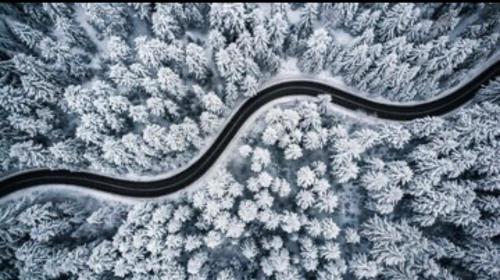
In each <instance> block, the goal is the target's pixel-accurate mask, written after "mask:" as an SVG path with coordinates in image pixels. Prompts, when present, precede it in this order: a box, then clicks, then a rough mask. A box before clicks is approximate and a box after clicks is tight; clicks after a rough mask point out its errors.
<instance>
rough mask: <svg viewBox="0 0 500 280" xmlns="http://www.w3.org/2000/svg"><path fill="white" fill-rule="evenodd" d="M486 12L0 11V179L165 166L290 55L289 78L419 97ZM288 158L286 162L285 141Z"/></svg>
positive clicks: (484, 46)
mask: <svg viewBox="0 0 500 280" xmlns="http://www.w3.org/2000/svg"><path fill="white" fill-rule="evenodd" d="M499 10H500V9H499V8H498V5H496V4H479V5H476V4H376V5H371V4H356V3H352V4H345V3H336V4H331V3H324V4H317V3H308V4H284V3H280V4H241V3H240V4H222V3H214V4H200V3H185V4H179V3H177V4H175V3H174V4H120V3H112V4H107V3H100V4H2V5H1V6H0V14H1V15H2V20H1V21H0V33H1V34H0V92H1V94H0V105H1V106H0V117H1V118H0V127H1V132H2V133H1V137H0V154H1V155H2V157H0V161H1V165H0V166H1V170H3V171H6V170H12V169H22V168H29V167H39V166H44V167H60V168H71V169H79V168H80V169H81V168H86V169H91V170H94V171H100V172H106V173H114V174H117V173H120V174H123V173H136V174H141V175H142V174H157V173H160V172H165V171H169V170H174V169H176V168H178V167H179V166H180V165H182V164H184V163H185V162H186V161H188V160H189V159H191V158H192V157H193V156H194V155H195V153H197V152H198V151H199V149H200V148H202V144H201V143H204V142H208V141H204V140H205V139H207V138H209V137H211V136H213V134H215V133H217V132H218V130H219V128H220V126H221V124H222V123H223V122H224V120H225V118H226V116H227V115H228V114H229V113H230V112H231V111H232V109H234V107H235V105H236V104H237V103H238V102H239V101H241V100H242V99H244V98H248V97H251V96H253V95H255V94H256V92H257V90H258V87H259V85H260V83H261V82H262V81H263V80H266V79H269V78H272V76H273V75H274V74H275V73H277V72H279V71H280V69H282V64H283V62H284V61H289V60H293V59H297V65H298V68H299V69H300V70H301V71H303V72H307V73H314V74H316V73H319V72H324V73H328V74H329V75H332V76H341V77H342V78H343V80H344V82H345V83H346V84H347V85H349V86H351V87H353V88H356V89H359V90H360V91H361V92H366V93H367V94H370V96H373V97H378V96H380V97H383V98H386V99H389V100H393V101H413V100H422V99H427V98H429V97H432V96H434V95H435V94H437V93H438V92H440V91H441V90H442V89H444V88H448V87H450V86H452V85H454V84H456V83H457V82H458V81H461V80H463V79H464V75H465V74H466V73H467V72H466V71H467V70H469V69H471V68H472V67H473V66H474V65H475V63H477V62H478V61H480V60H481V59H485V58H487V57H488V56H490V55H491V54H492V53H493V52H494V51H495V50H496V49H497V47H498V39H499V33H498V32H499V22H498V20H497V18H498V16H499ZM269 133H271V132H269ZM316 134H318V132H317V131H312V132H310V133H309V136H308V140H307V141H308V142H309V144H308V147H309V148H310V147H311V145H312V146H314V145H320V142H321V141H322V140H321V139H319V138H321V137H323V136H324V135H319V136H318V135H316ZM319 134H321V133H319ZM318 141H319V142H318ZM295 144H296V143H295ZM288 155H289V156H288V157H289V158H297V157H299V155H300V151H299V149H298V148H297V146H296V145H290V146H289V147H288ZM337 160H340V159H337ZM343 160H344V159H343ZM338 172H355V171H354V170H350V171H348V170H344V171H338Z"/></svg>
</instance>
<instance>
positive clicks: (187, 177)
mask: <svg viewBox="0 0 500 280" xmlns="http://www.w3.org/2000/svg"><path fill="white" fill-rule="evenodd" d="M499 74H500V61H496V62H495V63H494V64H492V65H491V66H489V67H488V68H487V69H485V70H484V71H482V72H481V73H479V74H478V75H477V76H475V77H474V78H473V79H471V80H470V81H469V82H467V83H466V84H464V85H462V86H461V87H459V88H457V89H456V90H454V91H452V92H450V93H449V94H447V95H445V96H442V97H440V98H438V99H435V100H432V101H429V102H426V103H420V104H415V105H395V104H382V103H378V102H374V101H370V100H368V99H365V98H362V97H359V96H357V95H354V94H352V93H349V92H347V91H344V90H341V89H338V88H335V87H332V86H329V85H325V84H322V83H317V82H311V81H291V82H284V83H281V84H276V85H273V86H270V87H267V88H264V89H262V90H261V91H260V92H259V93H258V94H257V95H256V96H254V97H252V98H250V99H248V100H246V101H245V102H244V103H243V104H242V106H241V107H240V108H239V109H238V111H237V112H236V113H235V114H233V116H232V118H231V119H230V120H229V121H228V122H227V125H226V126H225V127H224V129H223V130H222V131H221V132H220V134H219V135H218V137H217V138H216V139H215V141H214V142H213V145H212V146H211V147H210V148H209V149H207V150H206V152H205V153H204V154H203V155H202V156H201V157H199V159H198V160H197V161H195V162H194V163H192V164H191V165H190V166H189V167H188V168H186V169H184V170H183V171H181V172H179V173H177V174H175V175H173V176H171V177H168V178H165V179H160V180H155V181H128V180H122V179H117V178H111V177H106V176H102V175H97V174H92V173H87V172H73V171H68V170H50V169H36V170H32V171H29V170H28V171H25V172H22V173H19V174H17V175H13V176H10V177H7V178H5V179H3V180H0V196H5V195H7V194H10V193H13V192H15V191H19V190H22V189H26V188H30V187H34V186H38V185H45V184H65V185H77V186H81V187H86V188H90V189H95V190H100V191H105V192H110V193H115V194H119V195H124V196H132V197H156V196H161V195H166V194H170V193H173V192H175V191H178V190H180V189H183V188H185V187H187V186H189V185H190V184H192V183H194V182H195V181H196V180H197V179H199V178H200V177H201V176H203V175H204V174H205V173H206V172H207V171H208V169H209V168H210V167H211V166H212V164H214V163H215V161H216V160H217V159H218V158H219V156H220V155H221V154H222V152H223V151H224V149H225V148H226V147H227V145H228V144H229V142H230V141H231V139H233V137H234V136H235V135H236V133H237V132H238V130H239V129H240V128H241V126H242V125H243V124H244V122H245V121H246V120H247V119H248V118H249V117H250V116H251V115H252V114H253V113H254V112H255V111H257V110H258V109H259V108H260V107H261V106H263V105H264V104H266V103H268V102H270V101H273V100H275V99H278V98H281V97H285V96H293V95H301V96H304V95H305V96H313V97H314V96H318V95H322V94H328V95H330V96H331V102H332V103H335V104H337V105H340V106H342V107H345V108H347V109H351V110H361V111H364V112H366V113H369V114H375V115H376V116H377V117H379V118H384V119H391V120H412V119H416V118H420V117H425V116H437V115H442V114H445V113H447V112H450V111H452V110H454V109H456V108H458V107H459V106H461V105H462V104H464V103H465V102H467V101H469V100H471V99H472V98H473V97H474V95H475V94H476V92H477V90H478V89H479V88H480V87H481V85H483V84H484V83H485V82H487V81H488V80H489V79H491V78H493V77H495V76H497V75H499Z"/></svg>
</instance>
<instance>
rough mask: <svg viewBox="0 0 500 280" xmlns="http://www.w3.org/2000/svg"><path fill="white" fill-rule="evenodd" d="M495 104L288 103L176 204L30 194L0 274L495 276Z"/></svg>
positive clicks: (8, 223)
mask: <svg viewBox="0 0 500 280" xmlns="http://www.w3.org/2000/svg"><path fill="white" fill-rule="evenodd" d="M499 94H500V81H499V80H495V81H492V82H491V83H490V84H489V85H488V86H487V87H486V88H484V89H482V92H481V95H480V96H481V98H479V99H478V100H477V101H476V102H475V103H474V104H470V105H468V106H466V107H465V108H463V109H461V110H460V111H458V112H456V113H455V114H453V115H450V116H448V117H445V118H439V117H434V118H425V119H419V120H416V121H412V122H407V123H396V122H392V123H387V122H383V121H381V122H360V121H359V120H357V119H355V118H352V117H349V116H345V115H341V114H339V113H337V112H336V111H334V110H332V108H331V106H330V105H329V103H328V102H327V101H328V100H325V99H323V98H317V99H310V100H297V101H290V102H287V103H285V104H282V105H280V106H275V107H273V108H271V109H269V110H268V111H267V112H266V113H264V114H263V115H261V116H260V117H259V118H258V120H257V121H256V123H258V124H262V125H256V126H253V127H252V128H251V129H250V130H249V131H247V132H246V134H245V135H244V136H243V137H242V138H241V139H240V140H239V143H238V145H237V146H236V147H235V148H234V149H235V151H232V152H231V154H232V156H231V158H232V159H230V160H229V161H228V162H227V163H225V165H224V166H223V167H221V168H220V169H218V170H216V171H214V172H213V174H211V175H210V177H209V178H208V179H207V180H206V181H203V182H200V183H199V184H198V186H196V187H195V188H191V189H189V190H188V191H186V192H184V193H181V194H179V195H177V196H175V197H171V198H162V199H160V200H157V201H149V202H147V201H146V202H135V203H125V202H120V201H109V200H104V199H102V198H100V199H97V198H95V197H93V196H85V195H82V194H71V193H66V194H61V193H60V192H59V193H58V192H57V191H45V192H38V193H37V192H35V193H32V194H30V195H22V194H21V195H20V196H17V198H16V199H13V200H10V201H8V202H4V203H3V204H2V205H1V206H0V267H1V268H2V269H1V270H0V278H1V279H19V278H20V279H61V278H65V279H66V278H68V279H221V280H222V279H287V280H289V279H498V278H499V277H500V267H499V266H498V263H500V243H499V240H498V236H500V196H499V192H500V168H499V167H500V157H499V153H500V146H499V143H500V141H499V138H500V130H499V128H500V103H498V101H499V99H498V96H499ZM325 101H326V102H325Z"/></svg>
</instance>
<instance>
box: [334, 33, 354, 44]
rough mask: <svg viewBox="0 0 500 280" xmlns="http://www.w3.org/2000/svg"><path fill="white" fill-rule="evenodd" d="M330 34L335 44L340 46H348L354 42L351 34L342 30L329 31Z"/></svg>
mask: <svg viewBox="0 0 500 280" xmlns="http://www.w3.org/2000/svg"><path fill="white" fill-rule="evenodd" d="M330 34H332V36H333V40H334V41H335V43H337V44H339V45H341V46H349V45H351V44H352V43H353V42H354V37H352V36H351V34H349V33H347V32H345V31H343V30H340V29H333V30H330Z"/></svg>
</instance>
